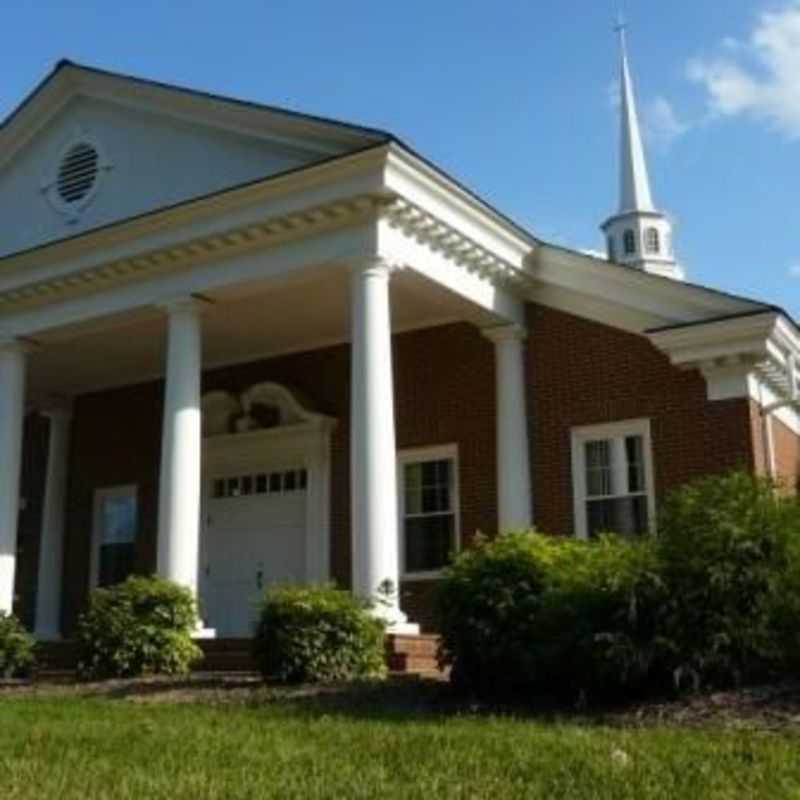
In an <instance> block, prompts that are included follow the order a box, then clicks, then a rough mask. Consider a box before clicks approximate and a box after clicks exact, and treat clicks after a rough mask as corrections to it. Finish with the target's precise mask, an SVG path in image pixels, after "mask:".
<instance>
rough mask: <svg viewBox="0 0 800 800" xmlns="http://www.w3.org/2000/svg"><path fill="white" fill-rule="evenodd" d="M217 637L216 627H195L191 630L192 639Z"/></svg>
mask: <svg viewBox="0 0 800 800" xmlns="http://www.w3.org/2000/svg"><path fill="white" fill-rule="evenodd" d="M216 638H217V630H216V628H200V627H198V628H195V629H194V631H192V639H216Z"/></svg>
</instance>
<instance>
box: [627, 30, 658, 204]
mask: <svg viewBox="0 0 800 800" xmlns="http://www.w3.org/2000/svg"><path fill="white" fill-rule="evenodd" d="M619 40H620V55H621V58H620V79H619V85H620V95H621V96H620V102H621V109H622V120H621V128H620V150H619V213H620V214H624V213H625V212H626V211H654V210H655V209H654V208H653V197H652V194H651V192H650V178H649V176H648V174H647V162H646V161H645V158H644V147H643V146H642V133H641V130H640V129H639V115H638V114H637V113H636V97H635V96H634V93H633V81H632V80H631V71H630V67H629V65H628V48H627V46H626V43H625V26H624V25H620V26H619Z"/></svg>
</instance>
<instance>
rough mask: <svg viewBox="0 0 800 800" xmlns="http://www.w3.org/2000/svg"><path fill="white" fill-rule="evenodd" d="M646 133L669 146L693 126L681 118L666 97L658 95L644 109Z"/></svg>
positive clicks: (660, 143)
mask: <svg viewBox="0 0 800 800" xmlns="http://www.w3.org/2000/svg"><path fill="white" fill-rule="evenodd" d="M644 127H645V132H646V134H647V135H648V136H649V137H650V139H651V140H652V141H653V142H655V143H656V144H658V145H662V146H668V145H670V144H672V142H674V141H675V140H676V139H678V138H680V137H681V136H683V135H684V134H685V133H686V132H687V131H688V130H689V128H690V127H691V126H690V125H689V123H688V122H686V121H684V120H682V119H680V118H679V117H678V115H677V114H676V113H675V109H674V108H673V107H672V104H671V103H670V102H669V100H667V98H666V97H663V96H662V95H658V96H657V97H655V98H654V99H653V100H652V101H651V102H649V103H648V104H647V105H646V106H645V109H644Z"/></svg>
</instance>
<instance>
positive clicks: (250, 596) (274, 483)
mask: <svg viewBox="0 0 800 800" xmlns="http://www.w3.org/2000/svg"><path fill="white" fill-rule="evenodd" d="M305 474H306V473H305V470H301V469H297V470H285V471H281V472H277V473H276V472H273V473H267V474H264V473H261V474H254V475H247V476H242V477H239V478H218V479H216V480H212V481H211V482H210V484H209V487H208V492H207V495H206V502H205V509H204V522H205V524H204V527H203V538H202V546H201V562H200V571H201V574H200V599H201V610H202V612H203V617H204V621H205V624H206V625H207V626H209V627H211V628H213V629H215V630H216V634H217V636H218V637H247V636H250V635H251V634H252V632H253V626H254V624H255V622H256V619H257V613H258V607H259V603H260V600H261V598H262V597H263V595H264V592H265V591H266V589H268V588H269V587H270V586H274V585H276V584H289V583H302V582H305V580H306V524H307V505H308V503H307V494H308V492H307V486H306V480H305Z"/></svg>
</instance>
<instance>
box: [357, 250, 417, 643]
mask: <svg viewBox="0 0 800 800" xmlns="http://www.w3.org/2000/svg"><path fill="white" fill-rule="evenodd" d="M389 274H390V268H389V266H388V265H387V264H385V263H384V262H382V261H380V260H379V259H375V260H371V261H369V262H367V263H365V264H361V265H359V266H357V267H354V269H353V275H352V306H351V314H352V320H351V323H352V367H351V368H352V374H351V405H350V426H351V429H350V435H351V442H350V447H351V452H350V463H351V470H350V483H351V495H352V502H351V513H352V521H351V522H352V524H351V529H352V548H353V550H352V556H353V591H354V592H355V594H357V595H359V596H361V597H363V598H366V599H371V600H373V601H377V602H376V607H375V613H376V614H377V615H379V616H381V617H382V618H384V619H385V620H386V621H387V623H388V624H389V626H390V630H395V631H398V630H401V629H403V630H409V629H411V628H413V629H414V630H418V628H417V627H416V626H409V625H408V624H407V623H406V617H405V615H404V614H403V612H402V611H401V610H400V606H399V600H398V593H399V590H400V566H399V562H400V548H399V540H398V521H397V517H398V505H397V448H396V445H395V425H394V385H393V375H392V331H391V321H390V314H389ZM387 582H388V583H390V584H391V586H392V587H393V589H394V594H393V595H392V596H391V601H390V602H389V603H388V604H386V603H385V602H384V603H381V602H379V600H380V598H381V592H380V588H381V586H382V585H386V583H387ZM384 600H385V598H384Z"/></svg>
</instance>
